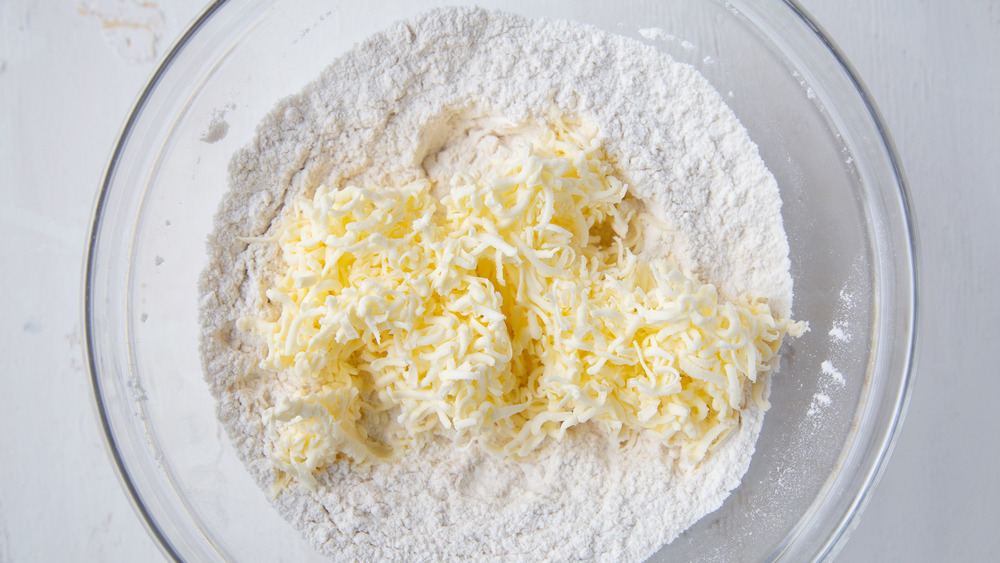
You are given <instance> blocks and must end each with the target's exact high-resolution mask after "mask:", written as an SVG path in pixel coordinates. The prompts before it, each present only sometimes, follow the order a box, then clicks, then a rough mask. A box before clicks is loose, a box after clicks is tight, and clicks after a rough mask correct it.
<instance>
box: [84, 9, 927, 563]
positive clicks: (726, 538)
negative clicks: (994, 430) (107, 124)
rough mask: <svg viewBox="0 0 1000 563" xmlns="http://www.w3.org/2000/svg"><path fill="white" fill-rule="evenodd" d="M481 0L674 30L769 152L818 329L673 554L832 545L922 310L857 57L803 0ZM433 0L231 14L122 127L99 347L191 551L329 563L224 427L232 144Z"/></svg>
mask: <svg viewBox="0 0 1000 563" xmlns="http://www.w3.org/2000/svg"><path fill="white" fill-rule="evenodd" d="M449 4H454V2H449ZM478 4H479V5H483V6H486V7H496V8H502V9H505V10H508V11H512V12H516V13H520V14H523V15H527V16H533V17H538V16H542V17H557V18H569V19H575V20H578V21H583V22H587V23H591V24H594V25H597V26H598V27H601V28H604V29H607V30H609V31H612V32H615V33H619V34H622V35H626V36H631V37H634V38H636V39H638V40H641V41H645V42H647V43H650V44H653V45H655V46H656V47H657V48H659V49H661V50H663V51H665V52H667V53H669V54H671V55H672V56H673V57H674V58H676V59H677V60H680V61H682V62H686V63H689V64H692V65H693V66H695V67H696V68H698V69H699V70H700V71H701V72H702V73H703V74H704V75H705V76H706V77H707V78H708V80H709V81H710V82H711V83H712V84H713V86H715V88H716V89H717V90H718V91H719V92H720V93H721V94H722V95H723V97H724V98H725V99H726V100H727V102H728V103H729V105H730V107H731V108H732V109H733V111H734V112H735V113H736V115H737V116H738V117H739V119H740V120H741V121H742V123H743V125H744V126H745V127H746V128H747V130H748V131H749V133H750V136H751V138H752V139H753V140H754V141H755V142H756V143H757V144H758V145H759V149H760V152H761V156H762V157H763V159H764V161H765V162H766V163H767V165H768V167H769V168H770V169H771V171H772V172H773V174H774V175H775V177H776V178H777V180H778V184H779V187H780V189H781V196H782V199H783V201H784V207H783V209H782V214H783V217H784V222H785V229H786V232H787V234H788V239H789V244H790V248H791V260H792V274H793V278H794V280H795V301H794V317H795V318H796V319H801V320H807V321H808V322H809V324H810V327H811V331H810V332H809V333H807V334H806V335H805V336H804V337H802V338H800V339H797V340H794V341H793V342H792V343H791V345H790V346H787V347H786V350H785V356H784V359H783V361H782V366H781V371H780V373H779V374H777V375H776V376H775V377H774V380H773V385H772V391H771V402H772V405H773V406H772V409H771V410H770V411H769V412H768V415H767V417H766V419H765V424H764V429H763V431H762V434H761V438H760V441H759V443H758V447H757V453H756V454H755V456H754V458H753V462H752V464H751V467H750V470H749V472H748V473H747V475H746V476H745V477H744V480H743V484H742V485H741V486H740V487H739V488H738V489H737V490H736V491H734V493H733V494H732V495H731V496H730V497H729V499H728V500H727V501H726V503H725V504H724V506H723V507H722V508H721V509H720V510H718V511H717V512H715V513H713V514H711V515H709V516H707V517H706V518H704V519H703V520H702V521H700V522H699V523H698V524H696V525H695V526H694V527H693V528H691V529H690V530H688V531H687V532H686V533H685V534H684V535H682V536H681V537H680V538H679V539H678V540H676V541H675V542H674V543H672V544H671V545H669V546H666V547H665V548H664V549H663V550H661V552H660V553H658V554H657V557H659V558H662V559H664V560H667V559H670V560H674V559H677V560H695V559H706V560H723V561H724V560H732V559H734V558H739V559H740V560H750V559H766V558H773V557H776V556H779V555H785V556H789V557H791V558H796V557H799V556H810V557H811V556H814V555H817V554H819V555H822V554H827V553H830V552H831V551H832V550H833V549H834V547H835V545H836V543H837V541H838V538H840V536H841V534H842V532H843V531H844V529H845V526H846V525H847V522H848V521H849V519H850V517H851V515H852V514H853V512H854V511H855V509H856V506H857V504H858V503H859V502H860V500H861V499H863V498H864V495H865V494H866V492H867V490H868V488H869V486H870V485H871V480H872V474H873V473H874V472H875V471H876V470H877V468H878V466H879V463H880V462H881V460H882V456H883V455H884V453H885V450H886V448H887V444H888V440H889V439H890V438H891V432H892V428H893V427H894V425H895V422H896V420H897V419H898V417H899V411H900V408H901V405H902V402H903V401H902V398H903V391H904V390H905V382H906V378H907V366H908V355H909V346H910V345H911V344H912V321H913V319H912V316H913V306H912V291H913V288H912V280H913V271H912V256H911V254H910V253H911V252H912V250H911V246H910V244H911V243H910V239H909V234H908V231H907V226H906V220H905V196H904V195H902V192H901V189H902V186H901V183H900V179H899V176H898V173H897V171H896V170H895V169H894V167H893V166H894V163H893V157H892V154H891V150H890V149H889V148H888V147H887V146H886V144H885V140H884V138H883V137H882V136H881V132H880V131H879V128H878V123H877V121H876V120H874V118H873V115H872V114H871V113H870V108H867V105H866V104H865V101H864V98H863V96H862V95H861V94H859V92H858V91H857V88H856V87H855V85H854V84H853V82H852V79H851V77H850V74H849V73H848V72H847V71H846V70H845V69H844V68H843V66H841V65H840V63H839V61H837V59H836V57H834V56H833V55H832V54H831V53H830V51H829V49H827V48H826V46H825V45H824V44H823V43H822V41H821V37H820V36H818V35H816V33H815V32H814V31H813V30H812V29H811V28H809V27H808V26H807V25H806V24H805V22H803V20H802V19H801V18H800V17H799V15H798V14H796V13H795V11H794V9H791V8H789V7H787V6H784V5H781V6H775V7H772V8H753V7H751V6H745V5H743V3H741V2H732V3H722V2H714V1H684V2H669V3H661V2H626V3H624V4H621V3H615V4H611V3H603V2H596V1H593V2H570V1H564V2H555V3H544V4H543V3H539V2H519V1H509V2H479V3H478ZM434 5H436V3H435V2H426V1H424V2H414V1H406V2H402V1H389V2H381V3H379V4H378V5H377V6H375V5H372V4H369V3H348V2H327V1H321V0H307V1H302V2H294V3H292V2H281V3H278V4H277V5H274V6H271V5H268V4H267V3H265V2H256V3H243V4H242V5H235V4H224V5H222V6H221V7H215V8H214V9H210V11H209V12H208V13H206V15H205V16H203V17H202V19H201V20H200V21H199V23H198V24H196V27H195V32H194V33H193V35H191V36H189V37H188V38H186V39H185V40H184V41H183V42H182V44H181V46H180V48H179V49H175V51H174V53H173V54H172V56H171V57H170V58H169V59H168V61H167V62H166V63H165V65H164V67H163V68H162V69H161V71H160V73H159V74H158V75H157V77H156V78H155V79H154V82H153V83H152V85H151V88H150V89H149V90H147V92H146V94H144V97H143V99H142V100H140V104H139V106H138V107H137V110H136V113H135V115H134V116H133V119H132V120H131V121H130V123H129V125H128V127H127V128H126V131H125V134H124V135H123V137H122V141H121V144H120V146H119V150H118V152H117V153H116V155H115V158H114V159H113V161H112V163H111V167H110V169H109V174H108V178H107V181H106V185H105V190H104V194H103V195H102V199H101V201H100V202H99V205H98V215H97V218H96V220H95V230H94V238H93V240H92V247H91V255H90V260H89V270H88V287H87V290H86V291H87V295H86V299H87V304H86V309H87V316H88V319H87V328H88V340H89V344H90V353H91V363H92V369H93V375H94V379H95V384H96V386H97V393H98V401H99V403H101V405H100V406H101V409H102V414H103V415H104V417H105V421H106V425H107V430H108V433H109V438H110V439H111V441H112V447H113V449H114V455H115V456H116V459H117V460H118V462H119V464H120V466H121V468H122V470H123V472H124V473H125V479H126V481H127V484H128V485H129V487H130V488H131V492H132V494H133V495H134V496H136V497H137V501H138V502H139V504H140V506H141V510H142V511H144V512H145V515H146V517H147V519H148V520H149V521H150V525H151V527H152V528H153V531H154V533H155V534H157V535H158V536H159V537H160V539H161V541H162V542H163V543H164V546H165V549H166V550H168V551H170V552H173V553H174V554H175V555H177V556H180V557H182V558H185V559H198V560H204V559H218V558H222V559H228V560H247V559H252V560H274V561H278V560H286V559H287V560H306V561H308V560H320V559H321V558H320V556H319V555H318V554H317V553H315V552H314V551H313V549H312V548H311V547H310V545H309V544H308V543H307V542H306V541H305V540H303V539H302V538H300V537H299V534H298V532H297V531H296V530H294V529H293V528H292V527H291V526H290V525H289V524H287V523H285V522H284V520H282V519H281V518H280V517H279V516H278V514H277V512H276V511H274V510H273V509H272V508H271V507H270V505H269V504H268V501H267V499H266V496H265V494H264V493H263V492H262V491H260V490H259V489H258V488H257V486H256V484H255V483H254V482H253V481H252V480H251V478H250V476H249V475H248V474H247V472H246V471H245V469H244V468H243V466H242V464H241V462H240V461H239V460H238V459H237V457H236V455H235V452H234V451H233V448H232V447H231V445H230V443H229V440H228V438H227V436H226V435H225V433H224V431H223V430H222V428H221V426H220V424H219V423H218V422H217V421H216V418H215V405H214V400H213V399H212V397H211V396H210V394H209V392H208V387H207V385H206V384H205V382H204V381H203V379H202V368H201V363H200V360H199V355H198V333H199V328H198V326H199V325H198V318H197V306H198V295H197V279H198V276H199V275H200V273H201V270H202V268H203V267H204V257H205V241H206V237H207V235H208V233H209V232H210V230H211V225H212V217H213V214H214V213H215V211H216V207H217V205H218V203H219V201H220V200H221V198H222V195H223V193H224V192H225V190H226V189H227V165H228V162H229V159H230V157H231V155H232V154H233V152H234V151H235V150H236V149H238V148H240V147H241V146H243V145H245V144H246V143H247V142H249V140H250V139H251V138H252V135H253V132H254V128H255V127H256V124H257V123H258V122H259V121H260V119H261V118H262V117H263V116H264V114H265V113H266V112H267V111H268V110H269V109H270V108H271V107H272V106H273V105H274V104H275V102H276V101H277V100H278V99H280V98H281V97H283V96H286V95H290V94H293V93H295V92H297V91H299V90H300V89H301V88H302V87H303V86H305V84H306V83H308V82H309V81H311V80H312V79H314V78H315V77H316V76H318V74H319V73H320V72H321V70H322V69H323V68H324V67H325V66H326V65H327V64H328V63H329V62H331V61H332V60H333V59H334V58H335V57H337V56H338V55H339V54H341V53H343V52H344V51H346V50H348V49H349V48H350V47H351V46H353V44H354V43H355V42H357V41H359V40H361V39H363V38H364V37H366V36H367V35H369V34H371V33H373V32H375V31H378V30H380V29H382V28H384V27H385V26H386V25H388V23H390V22H391V21H393V20H396V19H400V18H405V17H409V16H411V15H415V14H417V13H419V12H421V11H424V10H426V9H428V8H430V7H432V6H434ZM388 14H391V16H389V15H388ZM262 69H264V71H262ZM264 530H266V533H262V532H263V531H264Z"/></svg>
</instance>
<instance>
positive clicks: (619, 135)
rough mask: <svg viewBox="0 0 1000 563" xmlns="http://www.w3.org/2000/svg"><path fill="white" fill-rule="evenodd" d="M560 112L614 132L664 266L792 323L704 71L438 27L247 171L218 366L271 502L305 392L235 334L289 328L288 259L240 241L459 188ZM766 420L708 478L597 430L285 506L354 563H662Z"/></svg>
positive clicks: (225, 222)
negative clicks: (277, 283)
mask: <svg viewBox="0 0 1000 563" xmlns="http://www.w3.org/2000/svg"><path fill="white" fill-rule="evenodd" d="M553 109H555V110H557V111H560V112H564V113H571V114H579V115H581V116H584V117H585V118H587V119H588V120H591V121H592V122H594V123H595V124H597V126H598V127H599V128H600V131H601V137H602V141H603V142H604V144H605V147H606V148H607V149H608V152H609V154H612V155H615V156H616V157H617V159H618V169H619V171H620V174H621V177H622V178H623V179H624V180H625V181H626V182H627V183H628V184H629V186H630V192H631V193H632V194H633V195H634V196H636V197H637V198H638V199H640V200H641V201H642V202H643V203H644V205H645V207H646V213H648V214H650V215H653V216H655V220H652V221H649V222H648V223H646V224H644V228H645V232H644V241H645V242H644V247H643V249H642V254H644V255H645V257H647V258H649V257H654V256H664V255H666V256H668V257H670V258H671V259H672V260H674V262H675V263H676V264H677V265H678V266H679V267H681V268H682V269H684V270H686V271H688V272H691V273H694V274H696V275H697V276H698V277H699V279H701V280H702V281H706V282H712V283H715V284H716V285H717V286H718V287H719V290H720V294H721V296H722V297H723V298H725V299H735V298H736V297H737V296H739V295H740V294H742V293H744V292H753V293H755V294H758V295H763V296H767V297H768V298H769V299H770V302H771V304H772V307H773V309H774V310H775V312H776V313H777V314H781V315H785V316H787V315H788V314H789V312H790V307H791V299H792V282H791V278H790V275H789V262H788V245H787V241H786V239H785V234H784V230H783V228H782V223H781V216H780V209H781V201H780V199H779V195H778V189H777V186H776V184H775V181H774V178H773V177H772V176H771V174H770V173H769V172H768V171H767V169H766V168H765V166H764V164H763V162H762V161H761V159H760V157H759V155H758V153H757V149H756V146H755V145H754V144H753V143H752V142H751V141H750V139H749V138H748V136H747V133H746V131H745V130H744V129H743V127H742V126H741V125H740V124H739V123H738V121H737V120H736V118H735V116H734V115H733V114H732V112H731V111H730V110H729V109H728V108H727V107H726V106H725V104H724V103H723V101H722V99H721V97H720V96H719V95H718V94H717V93H716V92H715V91H714V90H713V89H712V88H711V87H710V86H709V84H708V83H707V81H705V79H704V78H703V77H702V76H701V75H699V74H698V73H697V72H696V71H695V70H694V69H693V68H691V67H689V66H686V65H682V64H679V63H676V62H674V61H673V60H672V59H670V58H668V57H667V56H665V55H663V54H661V53H659V52H658V51H657V50H656V49H654V48H653V47H650V46H646V45H642V44H640V43H639V42H637V41H634V40H630V39H626V38H623V37H618V36H615V35H611V34H608V33H605V32H602V31H599V30H597V29H596V28H593V27H590V26H586V25H582V24H578V23H571V22H565V21H551V20H529V19H525V18H522V17H518V16H514V15H510V14H505V13H500V12H491V11H485V10H481V9H444V10H436V11H433V12H430V13H427V14H425V15H424V16H421V17H419V18H417V19H414V20H410V21H406V22H402V23H398V24H396V25H394V26H393V27H391V28H390V29H389V30H387V31H385V32H384V33H380V34H377V35H375V36H373V37H371V38H369V39H368V40H366V41H365V42H363V43H361V44H360V45H358V46H357V47H355V48H354V49H353V50H352V51H351V52H349V53H347V54H346V55H345V56H343V57H341V58H340V59H338V60H337V61H335V62H334V63H333V64H332V65H331V66H330V67H329V68H328V69H327V70H326V71H325V72H324V73H323V75H322V76H320V78H319V79H318V80H317V81H316V82H314V83H312V84H311V85H309V86H308V87H307V88H306V89H305V90H304V91H303V92H302V93H300V94H298V95H296V96H292V97H290V98H288V99H286V100H284V101H282V102H281V103H280V104H279V105H278V106H277V107H276V108H275V109H274V110H273V111H272V112H271V113H270V114H269V115H268V116H267V117H266V118H265V120H264V121H263V123H262V124H261V125H260V127H259V129H258V131H257V136H256V138H255V139H254V140H253V142H252V143H251V144H250V145H249V146H247V147H246V148H245V149H243V150H242V151H240V152H238V153H237V154H236V155H235V156H234V158H233V160H232V162H231V164H230V183H231V186H230V187H231V190H230V192H229V194H228V195H227V196H226V198H225V199H224V201H223V203H222V206H221V208H220V211H219V214H218V215H217V219H216V228H215V232H214V233H213V234H212V236H211V237H210V242H209V246H208V253H209V257H208V258H209V266H208V268H207V269H206V271H205V273H204V276H203V279H202V286H201V292H202V303H201V310H202V325H203V335H202V355H203V358H204V362H205V367H206V377H207V380H208V382H209V384H210V387H211V390H212V392H213V394H214V395H215V396H216V397H217V399H218V415H219V418H220V420H221V421H222V423H223V425H224V426H225V427H226V429H227V431H228V432H229V435H230V437H231V439H232V440H233V441H234V443H235V445H236V448H237V450H238V453H239V455H240V456H241V457H242V459H243V461H244V462H245V463H246V465H247V467H248V468H249V470H250V472H251V473H252V475H253V477H254V478H255V479H256V480H257V482H258V483H259V484H260V486H261V487H262V488H264V489H265V490H268V489H269V488H270V487H271V485H272V483H273V482H274V479H275V473H274V470H273V468H272V466H271V464H270V462H269V461H268V459H267V457H266V444H265V441H264V437H263V436H264V429H263V427H262V423H261V418H260V413H261V411H262V410H264V409H265V408H267V407H268V406H270V403H271V398H272V394H274V393H277V392H278V391H279V390H281V389H282V385H283V384H284V376H283V375H282V374H280V373H272V372H268V371H267V370H265V369H262V368H261V367H259V365H258V363H259V360H260V358H261V357H262V353H263V350H264V348H265V347H264V343H263V342H262V341H261V340H259V339H257V338H256V337H253V336H251V335H249V334H246V333H244V332H242V331H239V330H237V329H236V328H235V323H236V320H237V319H238V318H240V317H242V316H245V315H267V314H276V313H277V309H276V308H275V306H274V305H272V304H269V303H268V300H267V299H266V297H265V296H264V291H265V289H266V288H267V287H268V285H269V284H270V283H271V279H272V276H273V275H274V270H273V268H274V267H275V265H276V264H277V263H278V262H279V250H278V248H277V245H274V244H251V245H248V244H246V243H245V242H243V241H242V240H241V239H240V238H239V237H258V236H264V235H265V234H266V233H268V230H269V229H270V228H271V227H272V226H273V225H276V224H278V223H279V222H280V220H279V214H280V212H281V209H282V207H283V206H284V205H285V204H286V203H288V202H290V201H291V200H292V199H293V198H294V196H295V195H297V194H299V193H302V192H306V193H309V192H311V190H312V189H314V188H315V187H316V186H317V185H318V184H319V183H321V182H326V183H328V184H329V185H332V186H344V185H346V184H347V183H351V184H355V185H402V184H401V183H402V182H407V181H410V180H413V179H417V178H421V177H428V178H430V179H431V180H434V181H439V184H438V187H439V188H441V187H442V186H447V182H446V180H447V178H448V177H449V175H450V173H451V172H453V171H455V170H458V169H464V170H472V171H475V170H476V169H477V167H480V168H481V167H482V166H485V164H486V163H488V162H489V160H490V159H492V158H495V157H500V158H502V157H504V156H506V154H508V153H509V151H510V150H512V149H513V147H516V146H517V144H518V143H519V142H523V141H525V140H530V139H531V138H532V135H533V127H532V125H531V124H533V123H539V122H543V121H544V119H545V117H546V116H548V115H550V112H551V111H553ZM483 159H486V160H483ZM445 189H446V188H445ZM667 225H669V227H667ZM747 404H748V405H750V406H748V407H747V408H746V410H745V411H744V412H743V414H742V423H741V425H740V427H739V428H738V429H737V430H736V431H734V432H733V434H732V435H731V436H730V437H729V438H728V440H727V441H726V442H725V443H724V444H722V445H721V446H719V447H718V448H717V449H716V450H715V451H714V452H713V453H712V454H711V455H710V456H709V457H707V458H706V459H705V460H703V461H702V462H701V463H700V464H699V465H698V466H696V467H694V468H686V469H682V468H679V467H677V463H675V456H674V454H673V452H671V451H669V450H667V449H665V448H664V447H662V446H661V445H660V444H659V443H658V442H657V441H656V440H655V439H653V438H652V437H648V436H647V437H643V438H640V439H639V440H638V441H637V443H635V444H633V445H631V446H625V447H623V446H621V445H619V444H618V443H617V442H616V441H613V440H611V439H609V438H607V437H604V436H603V435H601V434H600V433H598V432H595V431H593V430H591V429H590V428H589V426H583V427H580V428H575V429H573V431H571V433H570V434H569V435H568V436H567V438H566V439H565V440H564V441H562V442H561V443H557V444H553V445H550V446H549V447H548V449H547V450H546V451H543V452H542V454H541V455H540V457H539V459H538V460H537V461H533V462H514V461H511V460H506V459H500V458H497V457H494V456H492V455H490V454H486V453H482V452H480V451H478V450H476V449H475V448H472V449H470V450H468V451H465V452H460V451H456V450H454V448H452V447H451V446H450V444H446V443H440V442H439V441H435V440H433V439H431V440H427V441H425V442H423V443H422V445H420V446H417V447H413V448H411V449H410V450H409V451H408V453H407V454H406V455H405V457H404V459H402V460H401V461H399V462H397V463H393V464H380V465H375V466H372V467H368V468H359V467H356V466H352V465H349V464H346V463H345V464H340V465H336V466H333V467H331V468H329V469H327V470H325V471H324V472H321V474H320V475H318V480H319V483H320V486H319V488H318V489H317V490H316V491H315V492H312V491H309V490H307V489H306V488H304V487H301V486H299V485H296V484H292V485H291V486H289V487H288V488H286V489H284V490H282V491H281V492H280V494H278V496H277V497H276V498H275V499H274V505H275V506H276V508H277V509H278V510H279V511H280V512H281V513H282V515H283V516H284V517H285V518H286V519H287V520H289V521H291V522H292V523H293V524H294V525H295V526H296V527H298V529H300V530H301V531H302V533H303V534H304V536H305V537H307V538H308V539H309V540H310V541H311V542H312V543H313V544H314V545H315V546H316V547H317V548H318V549H319V550H321V551H322V552H324V553H326V554H328V555H330V556H331V557H333V558H335V559H342V560H404V559H405V560H415V561H437V560H443V559H462V560H465V559H474V560H511V559H513V560H518V559H531V560H543V559H552V560H567V559H586V560H591V559H594V560H615V561H618V560H641V559H644V558H647V557H649V556H650V555H651V554H652V553H653V552H654V551H655V550H656V549H658V548H659V547H660V546H661V545H662V544H664V543H666V542H669V541H671V540H673V539H674V538H675V537H676V536H677V535H678V534H680V533H681V532H682V531H684V530H685V529H686V528H688V527H689V526H690V525H691V524H693V523H694V522H695V521H697V520H698V519H700V518H701V517H702V516H704V515H705V514H707V513H709V512H711V511H713V510H715V509H716V508H718V507H719V506H720V505H721V504H722V502H723V500H724V499H725V498H726V496H727V495H728V494H729V491H731V490H732V489H733V488H735V487H736V486H737V485H738V484H739V482H740V479H741V477H742V475H743V474H744V473H745V471H746V469H747V467H748V465H749V463H750V457H751V455H752V454H753V451H754V444H755V442H756V439H757V435H758V434H759V432H760V427H761V424H762V417H763V413H762V412H760V411H759V410H758V409H757V408H756V407H754V406H753V401H752V400H748V401H747Z"/></svg>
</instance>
